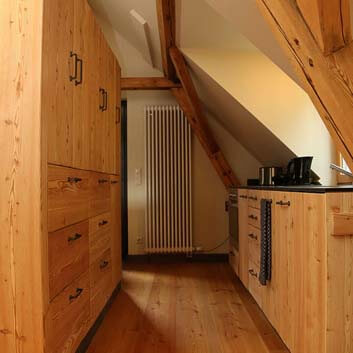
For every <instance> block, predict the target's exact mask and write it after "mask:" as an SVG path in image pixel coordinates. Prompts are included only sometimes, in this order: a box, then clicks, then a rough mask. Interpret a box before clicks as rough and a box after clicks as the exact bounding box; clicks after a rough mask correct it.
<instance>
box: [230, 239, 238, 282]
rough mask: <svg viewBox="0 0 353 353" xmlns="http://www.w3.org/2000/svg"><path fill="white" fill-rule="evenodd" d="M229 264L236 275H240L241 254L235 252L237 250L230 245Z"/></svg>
mask: <svg viewBox="0 0 353 353" xmlns="http://www.w3.org/2000/svg"><path fill="white" fill-rule="evenodd" d="M229 264H230V266H231V267H232V269H233V271H234V272H235V274H236V275H237V276H238V275H239V253H238V251H236V250H235V248H234V247H233V246H232V245H230V246H229Z"/></svg>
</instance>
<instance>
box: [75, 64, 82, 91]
mask: <svg viewBox="0 0 353 353" xmlns="http://www.w3.org/2000/svg"><path fill="white" fill-rule="evenodd" d="M77 62H78V63H80V79H79V80H77V79H76V81H75V86H78V85H81V84H82V82H83V60H82V59H80V58H79V57H77ZM76 70H77V69H76ZM77 71H78V70H77Z"/></svg>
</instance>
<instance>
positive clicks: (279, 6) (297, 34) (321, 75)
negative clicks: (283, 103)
mask: <svg viewBox="0 0 353 353" xmlns="http://www.w3.org/2000/svg"><path fill="white" fill-rule="evenodd" d="M327 2H328V1H327ZM256 3H257V4H258V7H259V9H260V10H261V12H262V13H263V15H264V17H265V19H266V20H267V22H268V24H269V25H270V27H271V29H272V30H273V32H274V34H275V35H276V37H277V39H278V41H279V44H280V45H281V47H282V48H283V49H284V50H285V52H286V54H287V55H288V58H289V59H290V60H291V63H292V64H293V67H294V69H295V70H296V73H297V74H298V77H299V78H300V79H301V81H302V83H303V87H304V89H305V90H306V92H307V93H308V94H309V96H310V98H311V100H312V101H313V103H314V105H315V107H316V109H317V110H318V112H319V114H320V116H321V118H322V120H323V122H324V123H325V125H326V127H327V129H328V130H329V132H330V134H331V136H332V138H333V140H334V142H335V144H336V146H337V148H338V150H339V151H340V152H341V153H342V155H343V157H344V159H345V160H346V161H347V163H348V165H349V166H350V168H351V169H353V125H352V123H351V119H350V118H349V117H350V116H351V115H352V111H353V95H352V76H353V68H352V60H351V58H352V55H353V44H352V43H350V44H349V45H347V46H345V47H344V48H342V49H340V50H338V51H337V52H335V53H333V54H331V55H328V56H324V54H323V53H322V51H321V49H320V48H319V46H318V45H317V43H316V41H315V39H314V37H313V36H312V35H311V32H310V30H309V29H308V27H307V26H306V24H305V21H304V19H303V17H302V16H301V13H300V11H299V9H298V7H297V5H296V2H295V1H294V0H287V1H277V0H256ZM348 15H349V14H347V16H348Z"/></svg>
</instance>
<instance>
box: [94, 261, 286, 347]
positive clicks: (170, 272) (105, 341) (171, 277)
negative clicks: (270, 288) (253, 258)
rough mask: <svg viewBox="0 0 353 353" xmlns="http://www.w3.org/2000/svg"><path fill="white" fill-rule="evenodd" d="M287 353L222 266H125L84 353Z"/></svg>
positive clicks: (263, 318)
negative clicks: (117, 289)
mask: <svg viewBox="0 0 353 353" xmlns="http://www.w3.org/2000/svg"><path fill="white" fill-rule="evenodd" d="M286 352H287V353H288V350H287V349H286V347H285V346H284V344H283V343H282V341H281V340H280V339H279V337H278V335H277V334H276V333H275V331H274V330H273V328H272V327H271V325H270V324H269V323H268V321H267V320H266V318H265V317H264V315H263V314H262V312H261V310H260V309H259V308H258V307H257V305H256V304H255V302H254V301H253V300H252V298H251V297H250V295H249V294H248V292H247V291H246V290H245V289H244V287H243V286H242V285H241V284H240V282H239V281H238V280H237V279H236V278H235V276H234V275H233V273H232V272H231V270H230V268H229V266H228V264H226V263H176V264H167V263H165V264H161V265H158V264H129V265H127V266H126V269H125V271H124V276H123V289H122V291H121V293H120V294H119V295H118V297H117V299H116V300H115V302H114V303H113V305H112V308H111V309H110V311H109V313H108V315H107V316H106V318H105V320H104V322H103V324H102V326H101V327H100V329H99V330H98V332H97V334H96V336H95V337H94V339H93V341H92V343H91V345H90V347H89V349H88V351H87V353H286Z"/></svg>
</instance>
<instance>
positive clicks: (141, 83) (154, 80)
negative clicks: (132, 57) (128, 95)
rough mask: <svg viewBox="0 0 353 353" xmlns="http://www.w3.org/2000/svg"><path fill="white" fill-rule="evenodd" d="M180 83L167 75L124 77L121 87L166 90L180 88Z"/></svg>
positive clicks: (123, 88) (124, 88)
mask: <svg viewBox="0 0 353 353" xmlns="http://www.w3.org/2000/svg"><path fill="white" fill-rule="evenodd" d="M180 87H181V84H180V83H175V82H173V81H171V80H169V79H167V78H165V77H123V78H122V79H121V89H122V90H125V91H130V90H165V89H168V90H169V89H171V88H180Z"/></svg>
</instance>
